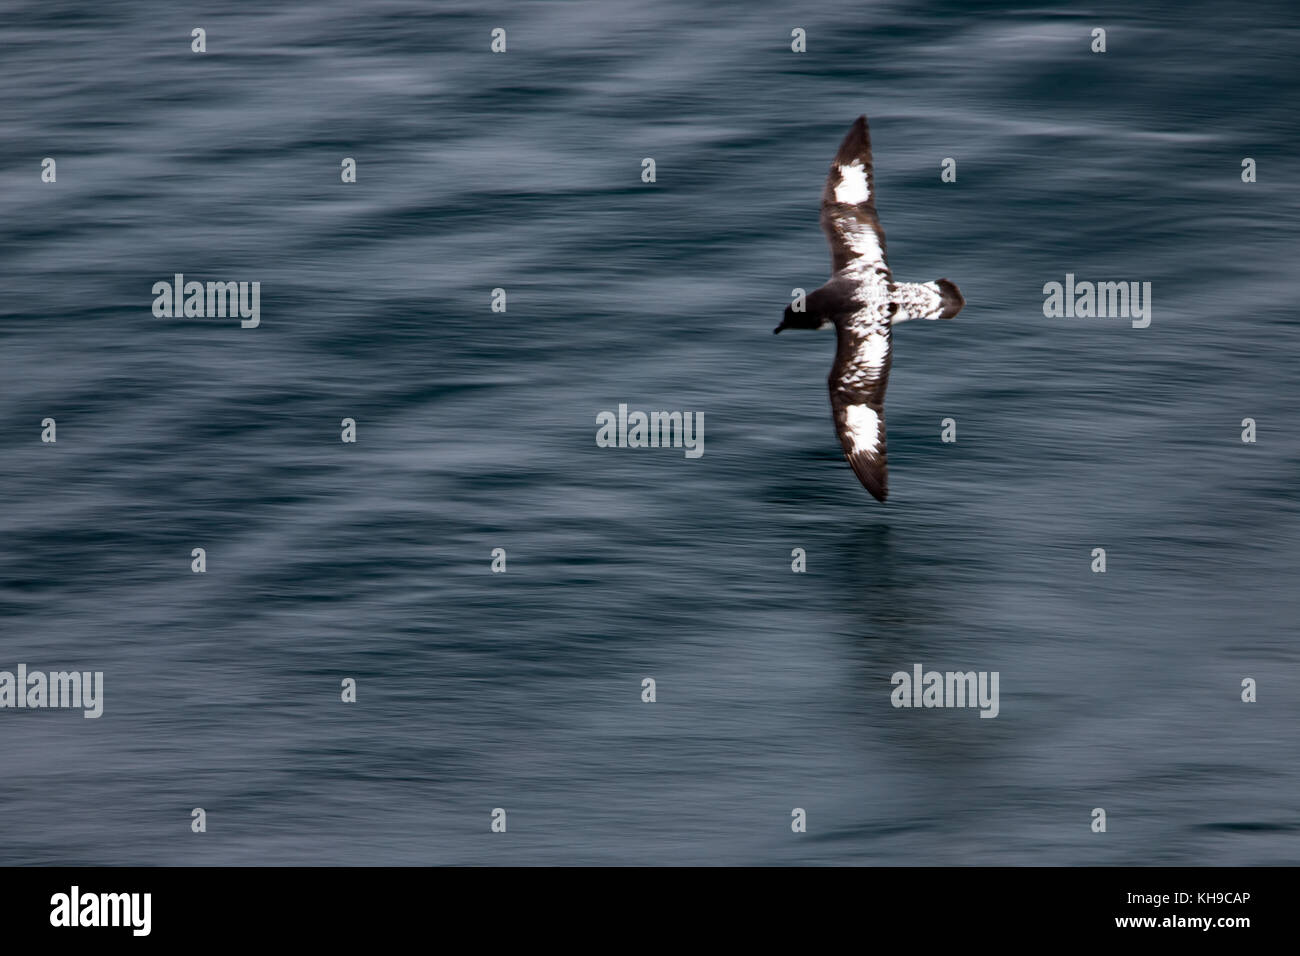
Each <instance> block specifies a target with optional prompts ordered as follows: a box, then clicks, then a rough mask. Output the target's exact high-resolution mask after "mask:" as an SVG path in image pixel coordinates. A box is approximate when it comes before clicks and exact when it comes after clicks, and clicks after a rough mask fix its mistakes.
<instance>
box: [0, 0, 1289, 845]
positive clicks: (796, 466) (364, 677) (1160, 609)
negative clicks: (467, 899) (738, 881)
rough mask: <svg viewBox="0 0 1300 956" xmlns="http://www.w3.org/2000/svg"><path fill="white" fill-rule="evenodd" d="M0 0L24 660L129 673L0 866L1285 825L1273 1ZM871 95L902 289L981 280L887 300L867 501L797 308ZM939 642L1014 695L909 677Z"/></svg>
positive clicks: (1, 425)
mask: <svg viewBox="0 0 1300 956" xmlns="http://www.w3.org/2000/svg"><path fill="white" fill-rule="evenodd" d="M2 19H3V22H0V78H2V79H3V89H4V92H5V95H4V97H3V98H2V99H0V144H2V145H0V316H2V318H3V322H0V394H2V395H3V409H4V415H3V422H0V490H2V492H3V504H2V505H0V536H2V537H0V542H2V543H3V546H2V547H0V615H2V617H0V628H2V630H0V669H5V670H10V671H12V670H14V669H15V668H16V667H17V665H18V664H19V663H25V664H26V665H27V666H28V668H30V669H32V670H46V671H51V670H65V669H74V668H75V669H81V670H88V671H102V672H103V673H104V712H103V716H102V717H100V718H98V719H85V718H83V717H82V716H81V714H80V712H79V711H71V710H55V709H44V710H40V709H23V710H18V709H3V710H0V751H2V752H3V755H4V756H3V780H2V782H0V862H3V863H11V864H12V863H21V864H53V863H59V864H77V863H86V864H236V863H252V864H291V863H310V864H358V863H359V864H376V863H396V864H444V863H454V864H475V863H489V864H506V863H523V864H589V863H616V864H638V863H649V864H664V863H689V864H821V863H864V864H967V863H991V864H1126V865H1131V864H1252V863H1261V864H1264V863H1274V864H1276V863H1297V862H1300V807H1298V804H1300V798H1298V797H1297V793H1298V792H1300V743H1298V742H1297V733H1296V731H1297V725H1298V722H1300V696H1298V694H1297V689H1298V688H1297V682H1298V681H1300V653H1298V652H1297V644H1296V621H1297V616H1298V612H1300V590H1298V589H1297V587H1296V571H1297V562H1298V560H1300V495H1298V494H1297V487H1296V482H1297V479H1298V478H1300V437H1298V430H1297V411H1298V409H1297V400H1298V399H1300V372H1298V370H1300V364H1297V362H1296V357H1295V356H1296V345H1297V338H1298V337H1297V323H1296V282H1295V275H1296V265H1295V263H1296V255H1297V249H1298V248H1300V246H1298V245H1297V232H1298V229H1297V217H1298V215H1300V198H1298V197H1300V191H1298V190H1297V188H1296V184H1297V182H1300V164H1298V163H1297V155H1298V153H1300V132H1298V131H1297V122H1296V116H1297V104H1298V97H1297V93H1298V92H1300V74H1297V73H1296V72H1295V69H1294V67H1295V62H1296V57H1297V54H1298V53H1300V18H1298V17H1297V15H1296V14H1295V13H1294V11H1293V10H1292V9H1290V8H1288V6H1287V5H1285V4H1282V3H1278V4H1245V5H1229V6H1227V7H1225V6H1224V5H1221V4H1216V3H1194V4H1169V5H1156V6H1151V5H1143V9H1142V10H1141V11H1139V10H1136V9H1131V8H1129V7H1128V6H1127V5H1114V6H1098V7H1078V8H1074V9H1072V10H1067V9H1065V8H1057V7H1050V6H1042V5H1038V4H1029V5H1017V6H1013V7H1010V8H994V7H991V6H988V7H986V6H979V5H971V4H964V3H957V2H951V3H944V2H938V3H873V4H866V3H852V4H850V3H843V4H834V3H823V2H819V3H817V4H815V5H811V6H810V5H806V4H789V5H785V4H776V3H743V4H742V3H720V4H700V3H694V2H648V3H643V2H633V0H602V2H600V3H596V2H538V3H528V4H520V3H502V4H496V5H492V4H487V5H478V4H461V5H457V4H428V3H415V2H384V3H343V2H339V0H330V2H324V3H315V4H309V5H307V4H304V5H301V6H280V5H267V6H266V7H265V8H263V7H262V5H258V4H234V3H228V2H226V3H222V2H218V3H205V4H170V3H161V2H159V3H121V4H94V5H90V4H87V5H84V6H82V5H71V4H66V3H58V2H53V3H51V2H40V3H37V2H11V3H8V4H6V5H5V6H4V8H3V14H2ZM195 27H202V28H204V29H205V30H206V37H207V52H206V53H202V54H200V53H195V52H192V50H191V31H192V30H193V29H194V28H195ZM495 27H503V28H505V30H506V37H507V48H506V52H505V53H501V54H497V53H493V52H492V51H491V50H490V44H491V42H492V36H491V33H492V30H493V28H495ZM1095 27H1102V28H1105V29H1106V31H1107V50H1106V52H1105V53H1093V52H1091V50H1090V45H1091V43H1092V38H1091V33H1092V30H1093V29H1094V28H1095ZM795 28H802V29H804V30H806V33H807V52H806V53H802V54H800V53H795V52H792V50H791V42H792V41H791V31H792V30H794V29H795ZM860 113H866V114H867V115H868V116H869V117H870V120H871V128H872V137H873V141H874V146H875V161H876V187H877V205H878V209H879V212H880V216H881V221H882V223H883V225H884V228H885V230H886V231H887V233H888V237H889V255H890V263H891V266H892V267H893V270H894V274H895V276H896V277H897V278H898V279H900V280H908V281H925V280H929V279H933V278H936V277H939V276H946V277H949V278H951V279H952V280H953V281H955V282H956V283H957V284H958V285H959V286H960V287H961V289H962V291H963V292H964V293H965V296H966V299H967V303H968V304H967V305H966V307H965V309H964V311H963V312H962V313H961V314H960V315H959V316H958V317H957V318H956V319H955V320H953V321H951V322H913V323H909V324H907V325H904V326H902V327H900V328H899V329H898V330H897V331H896V333H895V339H894V362H893V375H892V379H891V383H890V387H889V397H888V403H887V408H888V427H889V450H890V466H891V473H890V485H891V497H890V500H889V502H888V504H887V505H883V506H882V505H880V504H878V503H877V502H876V501H874V500H873V499H871V498H870V497H869V496H868V495H867V493H866V492H865V491H864V490H863V489H862V487H861V486H860V485H859V484H858V482H857V480H856V479H855V478H854V476H853V473H852V472H851V471H850V469H849V468H848V466H847V465H846V464H845V462H844V460H843V457H842V455H841V453H840V449H839V445H838V442H837V441H836V437H835V433H834V430H833V427H832V424H831V419H830V414H829V410H828V404H827V395H826V384H825V377H826V373H827V370H828V369H829V366H830V361H831V357H832V354H833V351H834V336H833V334H832V333H831V332H829V331H824V332H820V333H812V332H790V333H788V334H783V335H781V336H773V335H772V334H771V333H772V328H773V327H774V326H775V325H776V324H777V322H778V321H779V320H780V316H781V311H782V309H783V307H784V306H785V305H786V304H787V303H788V302H789V301H790V296H791V290H792V289H794V288H795V287H801V288H807V289H811V288H814V287H815V286H817V285H819V284H820V283H821V282H823V281H825V279H826V277H827V273H828V267H829V261H828V256H827V251H826V246H825V242H824V239H823V237H822V235H821V232H820V230H819V227H818V221H817V204H818V199H819V196H820V193H821V188H822V182H823V179H824V176H825V173H826V168H827V165H828V163H829V161H830V158H831V156H832V155H833V154H834V151H835V148H836V146H837V145H838V143H839V141H840V139H841V137H842V136H843V135H844V133H845V132H846V131H847V129H848V127H849V124H850V123H851V122H852V120H853V119H854V117H856V116H857V115H858V114H860ZM46 157H50V158H53V159H55V160H56V170H57V172H56V181H55V182H53V183H47V182H42V181H41V162H42V160H43V159H44V158H46ZM345 157H351V158H353V159H355V160H356V163H357V181H356V182H355V183H349V184H345V183H343V182H342V181H341V176H340V169H341V165H340V164H341V163H342V162H343V160H344V158H345ZM647 157H648V158H653V159H654V160H655V164H656V181H655V182H654V183H645V182H642V178H641V174H642V160H643V159H644V158H647ZM1247 157H1249V158H1252V159H1254V160H1255V161H1256V163H1257V176H1258V181H1257V182H1254V183H1245V182H1243V181H1242V175H1241V173H1242V165H1241V164H1242V160H1243V159H1244V158H1247ZM945 158H953V159H955V160H956V163H957V180H956V182H951V183H945V182H942V181H941V178H940V167H941V163H942V162H943V160H944V159H945ZM176 273H183V274H184V275H185V276H186V277H187V279H197V280H200V281H206V280H223V281H224V280H233V281H258V282H260V283H261V324H260V326H259V327H257V328H255V329H244V328H241V327H240V325H239V323H238V321H235V320H231V319H218V318H189V319H185V318H156V317H154V315H153V314H152V311H151V305H152V303H153V299H154V296H153V294H152V292H151V288H152V286H153V284H154V283H155V282H158V281H161V280H170V279H171V278H172V276H173V275H174V274H176ZM1067 273H1072V274H1074V275H1076V276H1077V277H1078V279H1080V280H1085V279H1086V280H1092V281H1096V280H1125V281H1146V282H1151V283H1152V290H1153V291H1152V299H1153V310H1152V322H1151V325H1150V327H1149V328H1146V329H1135V328H1133V327H1132V326H1131V324H1130V323H1129V322H1128V321H1125V320H1116V319H1087V318H1046V317H1044V314H1043V299H1044V295H1043V286H1044V284H1045V283H1047V282H1051V281H1064V278H1065V275H1066V274H1067ZM497 288H500V289H504V290H505V291H506V295H507V299H506V302H507V308H506V311H505V312H493V311H492V308H491V304H492V295H493V290H494V289H497ZM620 403H624V404H627V405H629V406H630V407H631V408H632V409H644V410H658V409H667V410H685V411H691V412H702V413H703V414H704V422H705V432H704V449H705V451H704V455H703V456H702V457H700V458H698V459H690V458H687V457H686V456H685V455H684V454H683V452H682V450H674V449H631V448H623V449H620V448H601V447H597V445H596V442H595V434H596V426H595V419H596V415H597V414H598V413H599V412H601V411H602V410H605V409H610V410H614V409H617V407H618V405H619V404H620ZM46 418H52V419H54V420H55V421H56V427H57V432H56V436H57V440H56V442H54V443H48V442H43V441H42V440H41V435H42V425H41V423H42V420H43V419H46ZM344 418H353V419H355V421H356V423H357V426H356V427H357V441H356V442H355V443H344V442H343V441H341V440H340V433H341V425H340V423H341V422H342V420H343V419H344ZM945 418H952V419H954V420H955V422H956V428H957V441H956V442H955V443H945V442H943V441H941V438H940V431H941V426H940V423H941V421H942V420H943V419H945ZM1244 418H1251V419H1253V420H1254V421H1255V422H1256V428H1257V439H1258V440H1257V441H1256V442H1254V443H1246V442H1243V441H1242V430H1243V429H1242V420H1243V419H1244ZM195 548H203V549H205V552H206V561H207V564H206V571H205V572H204V573H201V574H200V573H194V572H193V571H192V570H191V560H192V559H191V553H192V551H193V549H195ZM497 548H501V549H504V550H505V554H506V571H505V573H493V571H492V570H491V563H492V552H493V550H494V549H497ZM796 548H802V549H804V551H805V553H806V561H807V570H806V573H795V572H793V571H792V568H791V564H792V556H791V555H792V551H793V550H794V549H796ZM1095 548H1104V549H1105V552H1106V561H1107V565H1106V571H1105V573H1094V572H1093V571H1092V570H1091V567H1092V563H1093V558H1092V553H1093V549H1095ZM918 663H919V664H921V665H923V667H925V668H926V669H937V670H940V671H947V670H961V671H965V670H976V671H996V672H998V673H999V675H1000V712H999V714H998V716H997V717H996V718H995V719H981V718H979V717H978V715H977V714H978V712H977V711H976V710H973V709H910V708H895V707H893V706H892V705H891V700H890V692H891V690H892V685H891V675H892V674H893V673H894V672H896V671H900V670H904V671H909V672H910V671H911V669H912V667H913V665H914V664H918ZM647 677H651V678H653V679H654V680H655V681H656V698H657V699H656V701H655V702H654V703H646V702H643V701H642V699H641V695H642V681H643V679H644V678H647ZM347 678H352V679H354V680H355V681H356V686H357V700H356V702H355V703H344V702H343V701H342V699H341V695H342V691H341V686H342V681H344V680H345V679H347ZM1246 678H1252V679H1253V680H1254V681H1256V682H1257V688H1258V689H1257V697H1258V699H1257V701H1256V702H1254V703H1247V702H1243V701H1242V699H1241V697H1242V693H1243V690H1242V682H1243V680H1244V679H1246ZM199 807H201V808H203V809H204V810H205V811H206V815H207V816H206V819H207V830H206V832H204V833H194V832H192V830H191V811H192V810H193V809H194V808H199ZM494 808H503V809H504V810H506V813H507V820H508V824H507V830H506V832H505V833H493V832H492V831H491V815H492V811H493V810H494ZM794 808H802V809H803V810H805V811H806V814H807V832H806V833H802V834H801V833H795V832H792V827H791V822H792V811H793V810H794ZM1094 808H1102V809H1104V810H1105V811H1106V814H1107V829H1106V832H1105V833H1096V832H1093V830H1092V828H1091V824H1092V821H1093V815H1092V814H1093V810H1094Z"/></svg>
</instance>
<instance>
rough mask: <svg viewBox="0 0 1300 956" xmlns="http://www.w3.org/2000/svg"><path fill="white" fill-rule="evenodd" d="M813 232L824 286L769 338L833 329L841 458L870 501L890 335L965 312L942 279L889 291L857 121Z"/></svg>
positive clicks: (881, 474)
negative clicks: (825, 274)
mask: <svg viewBox="0 0 1300 956" xmlns="http://www.w3.org/2000/svg"><path fill="white" fill-rule="evenodd" d="M821 220H822V231H823V232H825V233H826V238H827V240H829V242H830V246H831V278H830V281H829V282H827V283H826V284H825V285H824V286H822V287H821V288H820V289H816V290H814V291H813V292H810V293H809V294H808V295H807V296H806V297H805V301H804V302H803V303H802V304H803V306H804V308H803V309H802V310H796V309H795V307H794V306H795V305H799V304H801V303H799V302H797V301H796V302H795V303H794V304H792V305H788V306H786V309H785V316H784V318H782V319H781V324H780V325H778V326H777V327H776V328H775V329H773V331H774V332H780V331H781V330H782V329H821V328H825V327H826V326H828V325H834V326H835V335H836V349H835V365H834V366H833V367H832V368H831V374H830V378H829V379H828V380H827V384H828V385H829V386H830V391H831V413H832V416H833V417H834V419H835V431H836V433H837V434H838V435H839V436H840V444H841V445H842V446H843V447H844V457H845V458H847V459H848V460H849V464H850V465H852V466H853V471H854V473H855V474H856V475H857V476H858V480H859V481H861V482H862V484H863V486H864V487H865V488H866V489H867V491H869V492H871V494H872V495H873V496H875V498H876V499H877V500H878V501H884V500H885V498H886V496H887V495H888V494H889V487H888V472H887V469H886V463H885V386H887V385H888V384H889V365H890V358H891V354H892V351H893V349H892V341H891V340H892V334H893V326H894V325H895V324H896V323H898V322H905V321H907V320H908V319H951V318H952V317H953V316H954V315H956V314H957V313H958V312H960V311H961V307H962V306H963V305H965V304H966V300H965V299H964V298H962V294H961V292H959V291H958V289H957V287H956V286H955V285H953V284H952V283H951V282H949V281H948V280H947V279H936V280H935V281H934V282H895V281H894V279H893V276H892V275H891V274H890V272H889V265H888V264H887V263H886V262H885V233H884V230H882V229H881V228H880V219H879V217H878V216H877V215H876V179H875V174H874V173H873V172H872V167H871V133H870V131H869V130H868V129H867V118H866V117H865V116H859V117H858V118H857V120H856V121H855V122H854V123H853V127H852V128H851V129H850V130H849V134H848V135H847V136H845V137H844V142H842V143H840V149H839V152H838V153H836V154H835V160H834V161H833V162H832V163H831V171H830V175H829V176H827V177H826V188H825V190H823V191H822V215H821Z"/></svg>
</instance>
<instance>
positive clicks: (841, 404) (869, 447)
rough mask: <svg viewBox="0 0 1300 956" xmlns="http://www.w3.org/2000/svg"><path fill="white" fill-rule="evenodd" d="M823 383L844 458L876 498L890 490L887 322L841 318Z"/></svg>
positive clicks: (885, 494)
mask: <svg viewBox="0 0 1300 956" xmlns="http://www.w3.org/2000/svg"><path fill="white" fill-rule="evenodd" d="M836 331H837V333H838V346H837V348H836V351H835V365H834V367H833V368H832V369H831V374H830V378H829V380H828V385H829V386H830V392H831V413H832V414H833V415H834V417H835V431H836V433H837V434H838V435H839V436H840V444H841V445H842V446H843V447H844V457H845V458H847V459H848V460H849V464H850V465H852V466H853V472H854V474H856V475H857V476H858V480H859V481H861V482H862V485H863V487H864V488H866V489H867V491H869V492H871V494H872V496H874V497H875V498H876V500H877V501H884V500H885V498H886V497H887V496H888V494H889V474H888V469H887V467H886V461H885V458H886V456H885V388H886V386H888V384H889V362H890V356H891V352H892V341H891V336H892V330H891V328H890V326H889V323H888V321H883V322H880V321H877V322H872V323H870V324H866V323H864V324H862V325H859V326H854V325H853V324H852V323H851V322H844V323H840V324H839V325H838V326H837V329H836Z"/></svg>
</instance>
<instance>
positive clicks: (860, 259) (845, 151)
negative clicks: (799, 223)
mask: <svg viewBox="0 0 1300 956" xmlns="http://www.w3.org/2000/svg"><path fill="white" fill-rule="evenodd" d="M822 231H824V232H825V233H826V238H827V240H828V241H829V242H830V244H831V272H839V271H840V270H841V269H848V270H850V271H851V272H870V271H874V272H878V273H880V274H881V275H883V276H885V277H886V278H888V277H889V266H888V265H887V264H886V262H885V232H884V230H883V229H881V228H880V219H879V217H878V216H877V215H876V176H875V173H874V172H873V171H872V168H871V132H870V130H868V129H867V118H866V117H865V116H859V117H858V118H857V119H856V120H855V121H854V123H853V127H852V128H851V129H850V130H849V134H848V135H847V136H845V137H844V142H842V143H840V149H839V152H837V153H836V154H835V160H834V162H832V163H831V171H830V174H829V175H828V176H827V177H826V188H825V189H824V190H823V191H822Z"/></svg>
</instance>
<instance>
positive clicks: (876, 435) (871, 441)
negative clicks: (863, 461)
mask: <svg viewBox="0 0 1300 956" xmlns="http://www.w3.org/2000/svg"><path fill="white" fill-rule="evenodd" d="M844 424H845V427H847V428H848V432H849V436H850V437H851V438H852V439H853V450H854V451H855V452H865V453H866V454H868V455H874V454H876V452H877V451H878V449H879V439H880V416H878V415H877V414H876V413H875V412H874V411H873V410H872V408H871V406H870V405H849V406H846V407H845V409H844Z"/></svg>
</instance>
